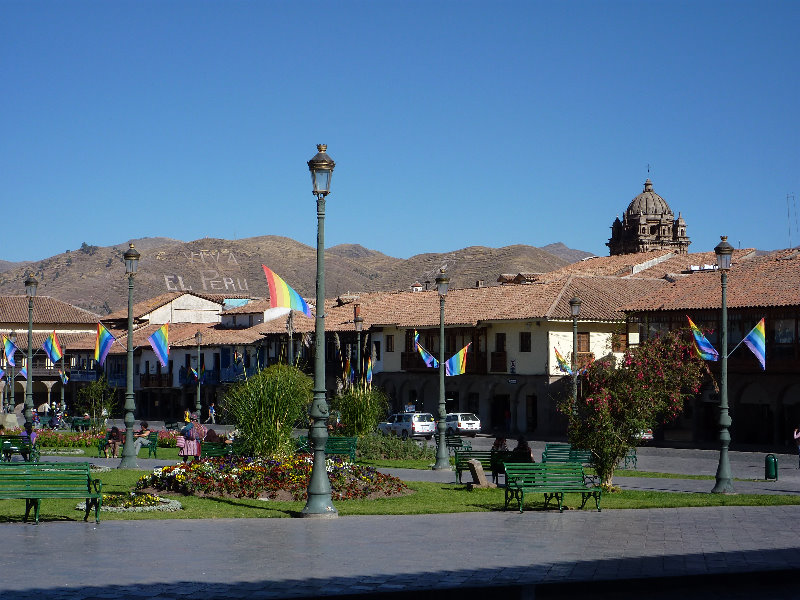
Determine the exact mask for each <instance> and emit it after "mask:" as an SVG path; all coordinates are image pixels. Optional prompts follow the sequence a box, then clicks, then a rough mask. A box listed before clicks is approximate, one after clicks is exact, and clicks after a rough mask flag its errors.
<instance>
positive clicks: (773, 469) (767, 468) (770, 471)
mask: <svg viewBox="0 0 800 600" xmlns="http://www.w3.org/2000/svg"><path fill="white" fill-rule="evenodd" d="M764 479H774V480H775V481H778V457H777V456H775V455H774V454H767V455H766V456H765V457H764Z"/></svg>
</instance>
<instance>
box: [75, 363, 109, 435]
mask: <svg viewBox="0 0 800 600" xmlns="http://www.w3.org/2000/svg"><path fill="white" fill-rule="evenodd" d="M75 404H76V406H75V408H77V409H78V412H82V413H88V414H89V416H90V417H91V419H92V429H93V430H94V429H99V428H104V427H105V420H106V418H108V417H110V416H112V415H113V413H115V412H116V410H117V408H118V406H119V401H118V398H117V395H116V391H115V390H114V388H112V387H111V386H110V385H108V380H107V379H106V376H105V375H101V376H100V379H98V380H97V381H92V382H91V383H90V384H89V385H87V386H84V387H82V388H81V389H80V390H79V391H78V400H77V402H76V403H75ZM104 412H105V414H103V413H104Z"/></svg>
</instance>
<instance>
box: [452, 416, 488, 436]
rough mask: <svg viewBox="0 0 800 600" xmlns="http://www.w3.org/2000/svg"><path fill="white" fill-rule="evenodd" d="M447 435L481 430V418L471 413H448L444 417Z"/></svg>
mask: <svg viewBox="0 0 800 600" xmlns="http://www.w3.org/2000/svg"><path fill="white" fill-rule="evenodd" d="M444 423H445V427H446V428H447V429H446V431H445V433H447V435H456V434H458V435H469V436H472V437H475V436H476V435H477V434H479V433H480V432H481V420H480V419H479V418H478V417H476V416H475V415H474V414H473V413H449V414H448V415H447V416H445V418H444Z"/></svg>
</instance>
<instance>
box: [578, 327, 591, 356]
mask: <svg viewBox="0 0 800 600" xmlns="http://www.w3.org/2000/svg"><path fill="white" fill-rule="evenodd" d="M582 352H589V332H588V331H586V332H583V333H581V332H580V331H579V332H578V354H581V353H582Z"/></svg>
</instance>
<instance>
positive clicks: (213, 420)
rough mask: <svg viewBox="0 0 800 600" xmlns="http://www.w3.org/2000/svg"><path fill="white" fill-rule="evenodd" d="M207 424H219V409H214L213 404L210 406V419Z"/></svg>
mask: <svg viewBox="0 0 800 600" xmlns="http://www.w3.org/2000/svg"><path fill="white" fill-rule="evenodd" d="M206 423H213V424H214V425H216V424H217V409H216V408H214V403H213V402H211V403H210V404H209V405H208V419H206Z"/></svg>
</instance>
